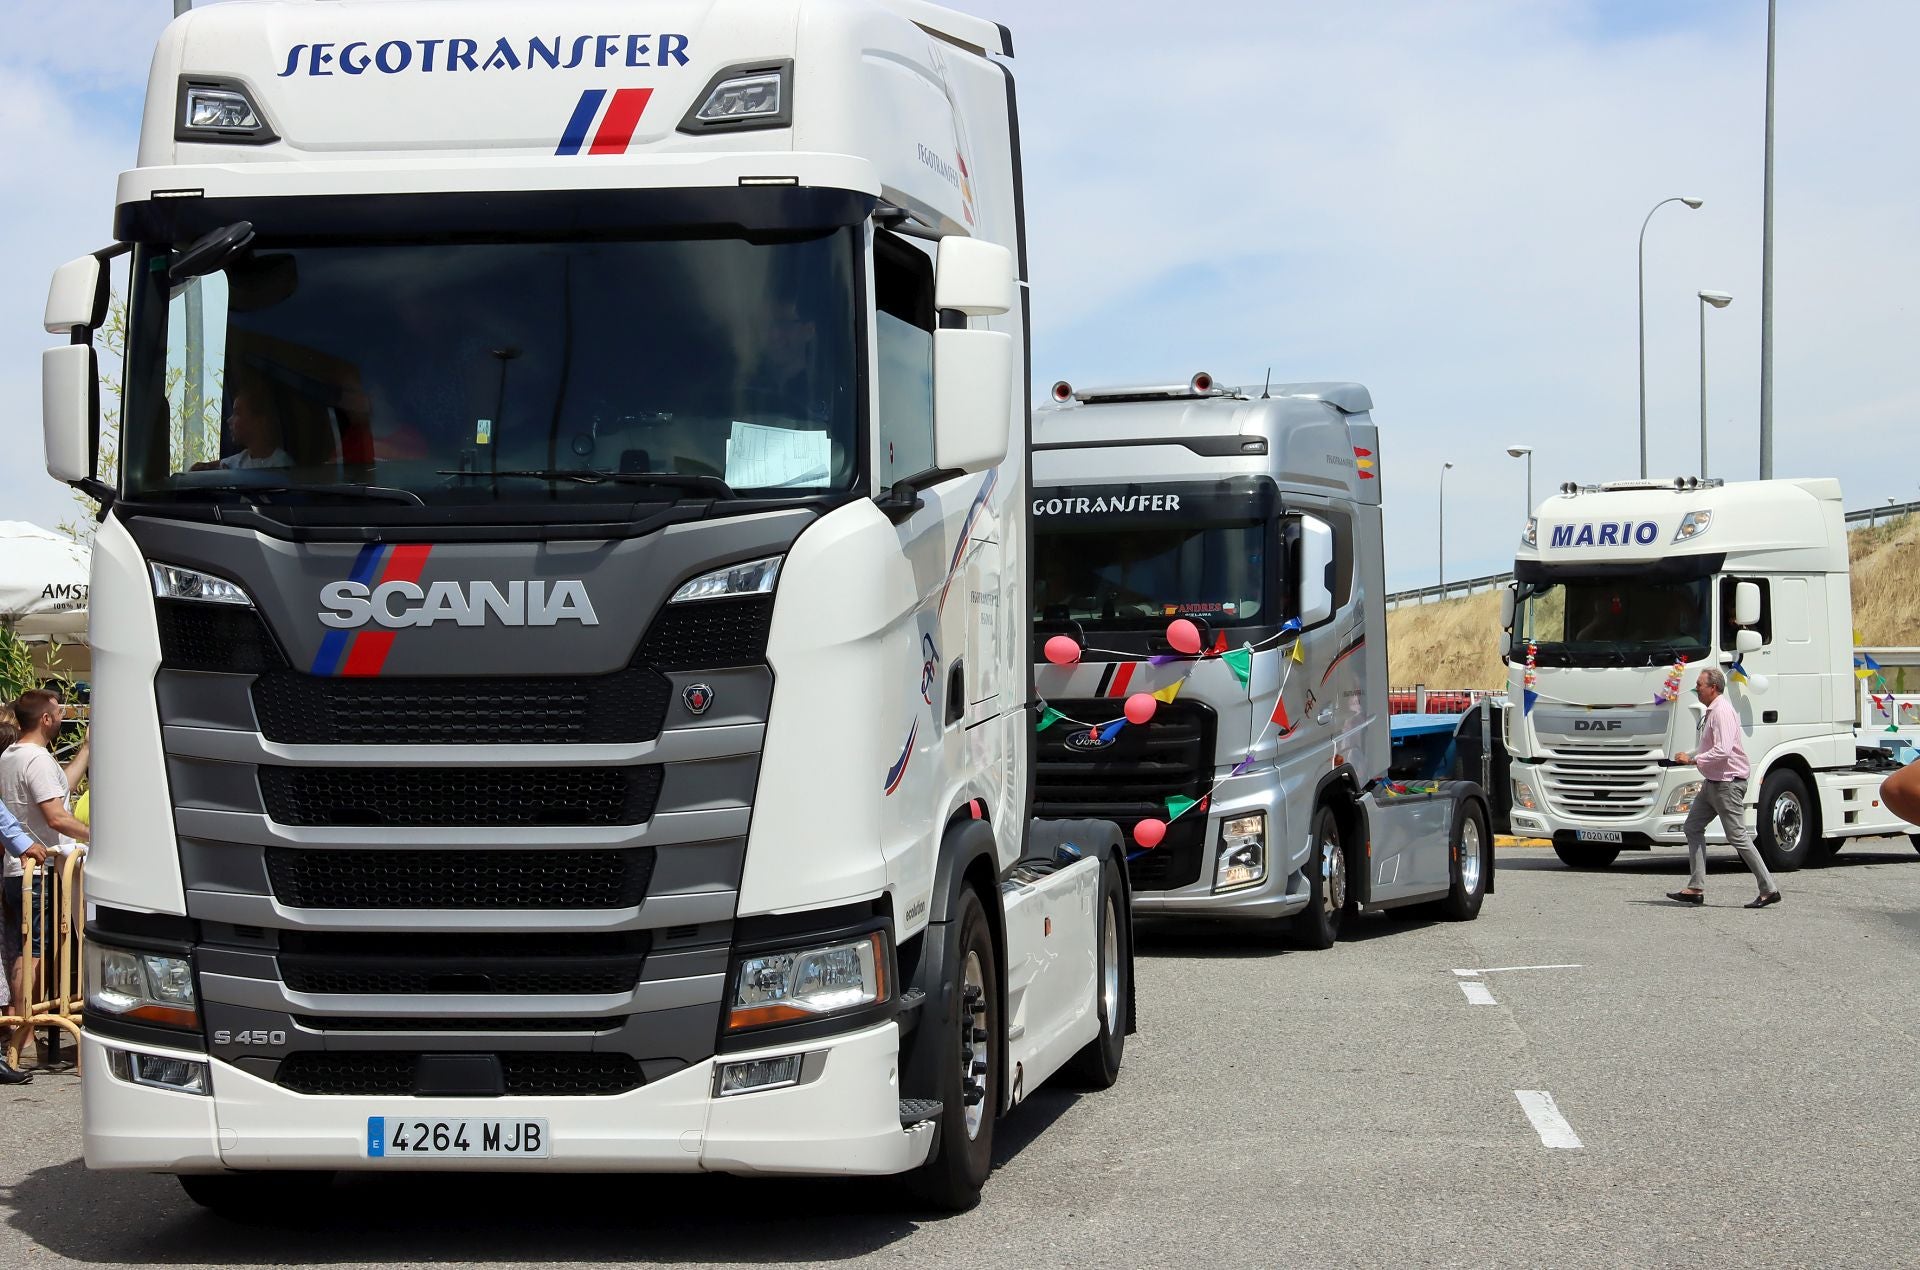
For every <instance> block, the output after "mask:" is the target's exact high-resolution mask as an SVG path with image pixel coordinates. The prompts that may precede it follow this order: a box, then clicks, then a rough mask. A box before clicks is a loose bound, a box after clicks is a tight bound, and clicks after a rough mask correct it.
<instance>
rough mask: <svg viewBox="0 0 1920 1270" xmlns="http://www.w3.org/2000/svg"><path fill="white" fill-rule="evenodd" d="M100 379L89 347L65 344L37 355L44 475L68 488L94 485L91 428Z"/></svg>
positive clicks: (90, 346)
mask: <svg viewBox="0 0 1920 1270" xmlns="http://www.w3.org/2000/svg"><path fill="white" fill-rule="evenodd" d="M99 414H100V376H99V373H98V371H97V369H96V368H95V358H94V352H93V346H92V345H90V344H65V345H62V346H61V347H59V348H50V349H48V350H47V351H46V352H44V353H42V354H41V355H40V427H41V430H42V435H43V436H44V438H45V442H46V447H47V475H49V476H51V477H52V478H53V479H54V480H56V481H61V482H64V483H65V484H68V485H77V484H79V483H81V482H82V481H91V480H92V479H93V428H94V421H95V420H96V419H97V418H98V417H99Z"/></svg>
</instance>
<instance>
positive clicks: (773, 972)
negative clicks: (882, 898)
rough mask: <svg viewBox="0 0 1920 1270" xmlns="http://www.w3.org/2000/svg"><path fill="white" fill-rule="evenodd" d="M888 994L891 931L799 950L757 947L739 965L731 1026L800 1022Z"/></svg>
mask: <svg viewBox="0 0 1920 1270" xmlns="http://www.w3.org/2000/svg"><path fill="white" fill-rule="evenodd" d="M886 999H887V936H886V932H885V931H877V930H876V931H873V932H871V933H870V934H866V935H861V936H859V937H858V938H856V939H849V940H845V941H841V942H836V943H831V944H821V945H818V946H816V947H813V948H803V949H800V950H799V951H796V952H768V953H753V954H749V955H747V956H744V957H742V958H740V961H739V963H738V965H737V967H736V968H735V970H734V975H733V1000H732V1002H731V1007H730V1008H729V1010H728V1012H727V1030H728V1031H730V1032H738V1031H742V1030H744V1029H747V1028H756V1027H767V1026H769V1025H771V1024H775V1023H800V1022H804V1021H806V1020H808V1019H817V1018H821V1017H823V1016H826V1015H830V1014H842V1013H845V1012H846V1011H848V1010H858V1009H860V1008H861V1007H863V1006H870V1005H878V1004H879V1003H881V1002H882V1001H885V1000H886Z"/></svg>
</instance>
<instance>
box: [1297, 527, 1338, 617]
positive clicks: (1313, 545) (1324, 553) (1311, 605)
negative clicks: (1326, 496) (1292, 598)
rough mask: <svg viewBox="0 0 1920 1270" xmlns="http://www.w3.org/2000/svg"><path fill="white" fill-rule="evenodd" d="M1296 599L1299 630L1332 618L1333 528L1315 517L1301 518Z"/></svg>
mask: <svg viewBox="0 0 1920 1270" xmlns="http://www.w3.org/2000/svg"><path fill="white" fill-rule="evenodd" d="M1299 598H1300V606H1299V607H1300V625H1301V627H1302V628H1306V627H1310V626H1318V625H1319V624H1320V623H1322V622H1324V621H1326V620H1327V619H1328V618H1330V617H1332V616H1333V526H1331V525H1329V524H1328V523H1327V522H1326V521H1324V520H1321V519H1320V518H1319V517H1318V516H1302V517H1301V518H1300V587H1299Z"/></svg>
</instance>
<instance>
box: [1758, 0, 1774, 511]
mask: <svg viewBox="0 0 1920 1270" xmlns="http://www.w3.org/2000/svg"><path fill="white" fill-rule="evenodd" d="M1760 186H1761V189H1760V479H1761V480H1763V481H1770V480H1772V479H1773V0H1767V159H1766V167H1765V169H1764V175H1763V176H1762V177H1761V179H1760Z"/></svg>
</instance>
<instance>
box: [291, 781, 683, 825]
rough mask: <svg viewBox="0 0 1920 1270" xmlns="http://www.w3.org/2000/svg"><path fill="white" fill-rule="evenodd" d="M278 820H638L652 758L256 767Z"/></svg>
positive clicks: (651, 796)
mask: <svg viewBox="0 0 1920 1270" xmlns="http://www.w3.org/2000/svg"><path fill="white" fill-rule="evenodd" d="M259 772H260V793H261V796H262V797H263V798H264V799H265V800H266V808H267V814H268V815H269V816H271V817H273V819H275V820H277V821H279V822H280V823H281V824H283V825H370V826H404V825H473V826H493V825H503V826H518V825H638V824H643V823H645V822H646V820H647V818H648V817H649V816H651V815H653V805H654V801H655V800H656V799H657V798H658V797H659V795H660V780H661V773H660V769H659V768H658V767H576V768H552V767H262V768H260V769H259Z"/></svg>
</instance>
